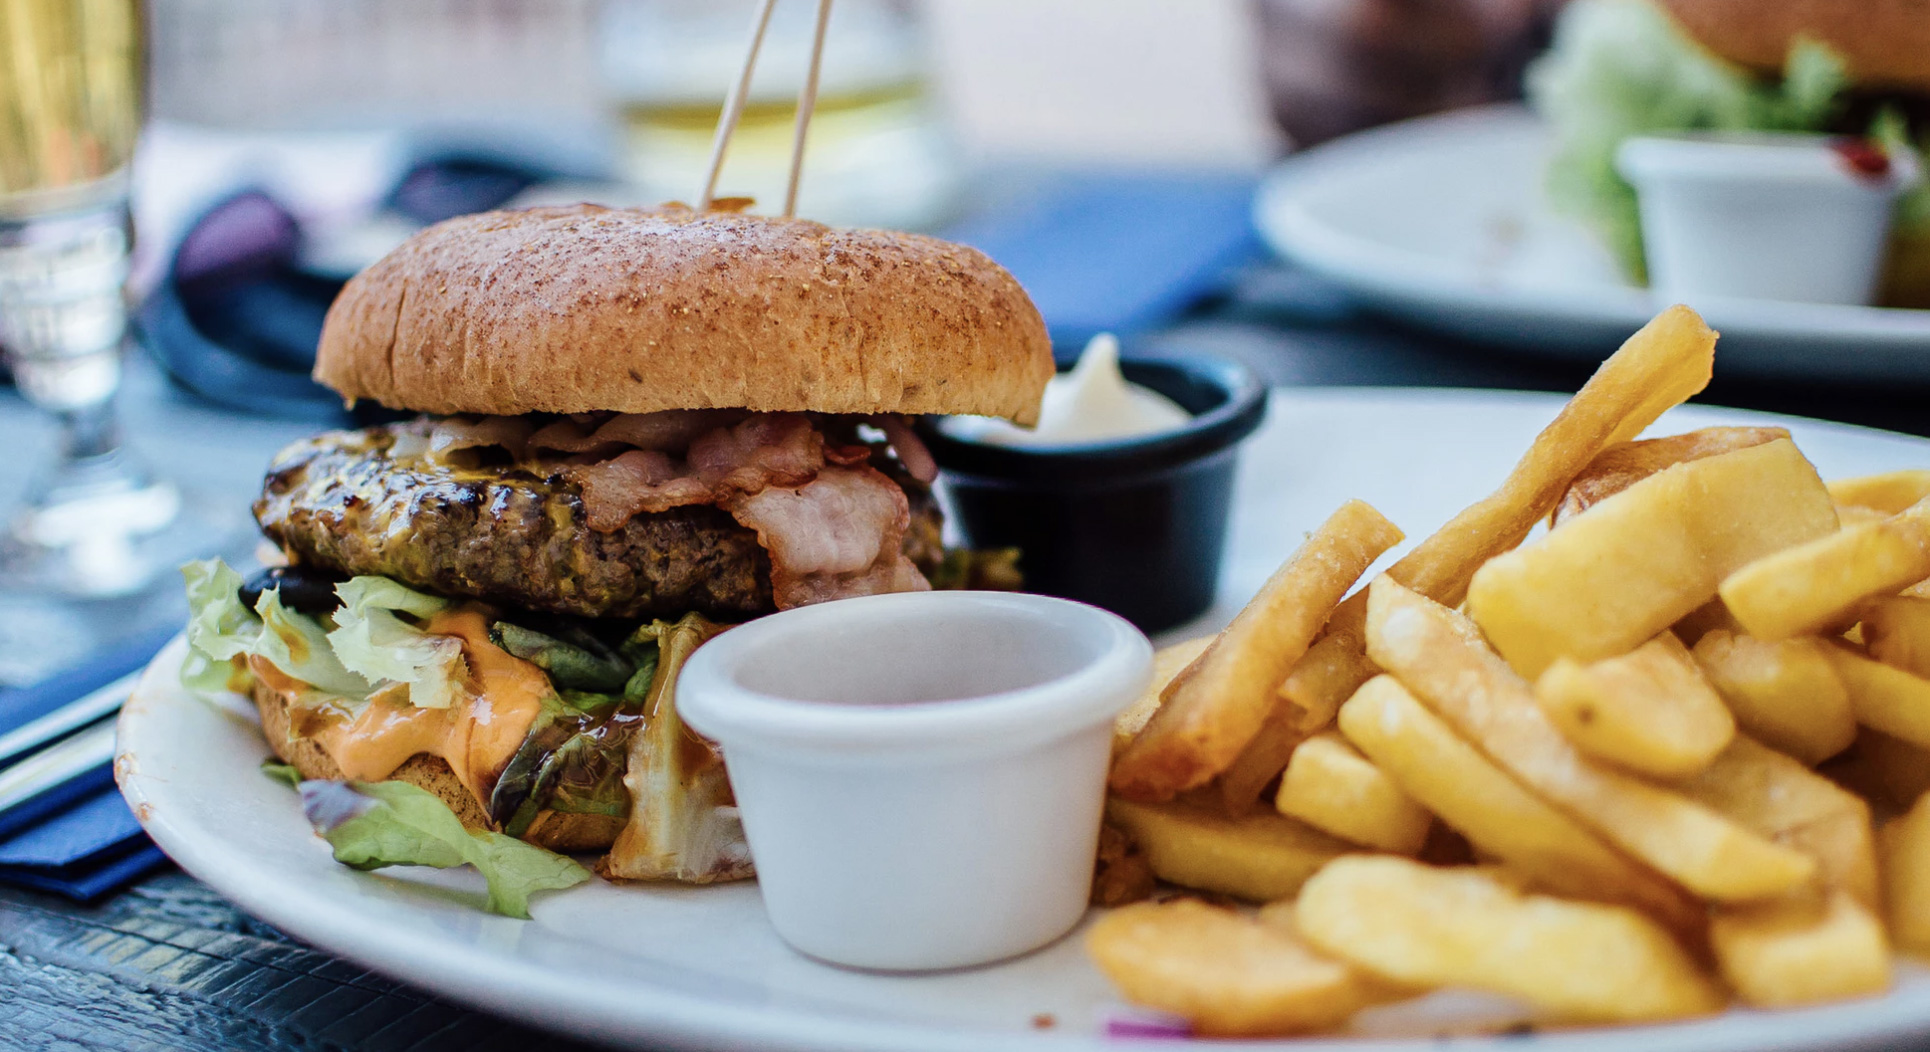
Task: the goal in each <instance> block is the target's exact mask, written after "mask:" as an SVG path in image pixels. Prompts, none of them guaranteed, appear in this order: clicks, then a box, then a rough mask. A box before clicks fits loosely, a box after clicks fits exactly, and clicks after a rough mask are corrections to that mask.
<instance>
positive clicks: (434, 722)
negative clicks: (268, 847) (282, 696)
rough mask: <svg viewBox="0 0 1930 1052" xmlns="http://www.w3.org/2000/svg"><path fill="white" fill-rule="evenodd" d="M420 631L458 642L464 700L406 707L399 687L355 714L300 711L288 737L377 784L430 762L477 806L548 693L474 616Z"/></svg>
mask: <svg viewBox="0 0 1930 1052" xmlns="http://www.w3.org/2000/svg"><path fill="white" fill-rule="evenodd" d="M424 631H427V632H429V633H431V634H434V635H444V636H455V637H456V638H458V639H460V640H462V656H463V661H464V663H465V665H466V666H467V677H466V680H465V682H464V686H465V687H466V688H467V693H468V695H469V696H468V698H467V699H458V700H457V701H456V702H455V703H454V704H452V705H450V706H449V707H448V708H446V709H425V708H419V707H417V706H414V705H411V704H409V703H408V701H407V700H406V699H407V695H406V693H405V692H404V691H402V690H400V689H385V690H379V691H377V692H376V693H375V694H373V695H371V696H370V697H369V701H368V704H367V705H366V706H365V707H364V708H363V709H362V711H361V712H360V713H357V714H355V715H354V716H350V715H349V714H348V713H346V712H344V711H342V710H340V709H337V708H334V707H333V706H318V707H311V708H308V709H306V710H303V711H302V712H301V713H300V714H299V715H297V716H296V722H295V723H294V725H293V731H294V733H295V734H296V735H297V736H298V737H306V738H311V739H313V740H314V741H315V743H316V744H318V745H320V746H321V747H322V751H324V752H326V753H327V754H328V756H329V759H331V760H334V761H335V765H336V766H337V767H340V768H341V769H342V774H343V776H344V777H347V778H353V779H358V780H361V781H380V780H382V779H384V778H387V777H389V776H390V775H392V774H394V773H395V771H396V769H397V768H399V767H401V766H402V765H403V764H405V763H407V762H408V761H409V759H410V758H411V757H414V756H417V755H429V756H437V757H441V758H442V760H443V761H444V762H446V763H447V764H448V765H449V769H450V770H451V771H453V772H455V775H456V780H457V781H459V782H461V783H462V784H463V786H464V788H466V789H468V790H469V791H470V792H471V793H473V794H474V795H475V797H476V799H477V801H478V802H482V801H487V800H488V799H489V793H490V790H492V789H493V788H494V783H495V779H496V778H497V777H498V776H499V775H500V774H501V773H502V770H503V767H504V766H506V765H507V764H508V763H509V760H510V757H512V756H514V755H515V753H516V750H517V749H519V748H521V747H522V744H523V740H524V739H525V738H527V737H528V736H529V728H530V724H531V723H533V722H534V721H535V719H536V717H537V715H538V714H539V713H541V711H542V705H543V699H544V698H547V697H549V696H550V695H551V694H553V693H555V692H554V690H553V689H552V688H551V686H550V681H549V677H548V676H546V675H544V674H543V670H542V669H539V668H537V667H536V666H535V665H532V664H530V663H529V662H527V661H524V660H522V659H521V658H518V657H515V656H513V655H511V654H509V653H508V652H506V651H504V650H503V649H502V648H501V647H498V646H496V645H495V644H494V643H492V642H490V641H489V624H488V621H487V620H486V619H485V618H484V617H483V615H482V613H481V612H480V611H476V610H451V611H445V612H443V613H440V614H437V615H436V616H435V617H434V618H432V619H431V620H430V621H429V623H428V624H427V625H426V626H424ZM264 664H265V663H264ZM270 671H273V670H272V669H271V670H270ZM264 681H265V682H267V683H268V685H269V686H270V687H272V688H274V689H276V690H283V689H287V687H289V686H292V687H294V688H295V689H297V690H305V689H306V688H305V687H304V686H303V685H302V684H300V683H297V682H295V681H293V680H289V679H288V677H286V676H283V675H281V674H280V673H279V672H276V673H275V676H274V677H265V678H264Z"/></svg>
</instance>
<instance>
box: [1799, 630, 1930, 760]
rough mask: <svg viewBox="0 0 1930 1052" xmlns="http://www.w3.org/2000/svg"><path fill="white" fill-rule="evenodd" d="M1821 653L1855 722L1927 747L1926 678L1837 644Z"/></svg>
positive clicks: (1929, 707) (1929, 702)
mask: <svg viewBox="0 0 1930 1052" xmlns="http://www.w3.org/2000/svg"><path fill="white" fill-rule="evenodd" d="M1825 652H1826V653H1828V654H1829V657H1830V663H1831V664H1832V665H1834V666H1835V667H1836V674H1837V676H1839V677H1841V678H1842V680H1843V686H1844V688H1845V689H1846V690H1847V691H1848V692H1849V696H1850V711H1852V712H1854V713H1856V722H1858V723H1860V724H1862V725H1864V726H1865V727H1874V728H1876V729H1877V730H1879V731H1882V732H1883V733H1885V734H1888V735H1890V736H1891V737H1894V738H1901V739H1903V740H1904V741H1906V742H1909V743H1910V744H1912V745H1917V746H1922V747H1924V748H1930V679H1924V678H1923V677H1922V676H1913V675H1911V674H1910V673H1908V672H1905V671H1903V670H1902V669H1900V668H1892V667H1891V666H1889V665H1885V664H1884V663H1882V662H1881V661H1872V660H1871V659H1869V658H1867V657H1865V656H1863V655H1862V654H1859V653H1857V652H1856V651H1855V650H1852V649H1851V648H1850V647H1848V646H1845V645H1843V644H1841V643H1831V644H1828V645H1827V649H1826V651H1825Z"/></svg>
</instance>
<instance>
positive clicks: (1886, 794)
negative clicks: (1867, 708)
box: [1823, 727, 1930, 812]
mask: <svg viewBox="0 0 1930 1052" xmlns="http://www.w3.org/2000/svg"><path fill="white" fill-rule="evenodd" d="M1823 771H1824V773H1826V774H1828V775H1829V776H1830V777H1831V778H1832V779H1835V780H1836V781H1837V782H1839V783H1841V784H1842V785H1844V786H1846V787H1848V788H1849V789H1851V790H1853V791H1854V792H1856V793H1858V794H1860V795H1862V796H1863V797H1864V798H1866V799H1868V800H1869V801H1870V802H1871V803H1872V804H1874V805H1876V806H1877V807H1878V808H1879V809H1880V810H1883V811H1887V812H1897V811H1904V810H1908V809H1909V807H1910V805H1911V804H1913V803H1915V802H1916V800H1917V797H1920V796H1922V795H1923V794H1924V793H1930V749H1925V748H1923V747H1922V746H1919V745H1912V744H1910V743H1909V742H1906V741H1904V740H1903V739H1901V738H1893V737H1891V736H1890V735H1888V734H1885V733H1883V732H1882V731H1877V730H1871V729H1870V728H1868V727H1864V728H1862V729H1860V730H1858V731H1857V732H1856V744H1854V745H1852V746H1850V748H1849V750H1848V751H1846V752H1844V753H1843V754H1842V755H1841V756H1838V757H1836V758H1835V759H1833V760H1831V761H1830V762H1829V763H1828V764H1827V765H1825V766H1824V767H1823Z"/></svg>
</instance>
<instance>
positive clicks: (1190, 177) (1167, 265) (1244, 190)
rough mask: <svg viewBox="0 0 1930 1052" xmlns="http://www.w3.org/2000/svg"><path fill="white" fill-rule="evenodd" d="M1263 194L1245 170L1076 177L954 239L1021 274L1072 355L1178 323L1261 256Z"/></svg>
mask: <svg viewBox="0 0 1930 1052" xmlns="http://www.w3.org/2000/svg"><path fill="white" fill-rule="evenodd" d="M1253 189H1254V182H1253V180H1252V179H1251V178H1249V177H1247V176H1239V175H1214V174H1196V173H1143V172H1132V173H1127V172H1108V173H1101V174H1080V175H1076V176H1073V175H1068V176H1066V177H1064V178H1063V179H1061V180H1058V181H1056V182H1055V183H1052V184H1050V185H1048V186H1047V188H1046V189H1045V190H1044V191H1043V192H1041V193H1038V194H1036V195H1034V196H1033V197H1032V198H1031V199H1030V200H1023V201H1017V202H1012V203H1011V204H1009V205H1008V206H1007V207H1002V208H999V209H997V210H993V211H988V212H986V213H984V214H982V215H979V216H976V217H973V218H971V219H967V220H966V221H965V222H963V223H961V224H959V225H957V226H954V227H952V228H950V229H948V230H946V231H945V236H946V237H948V238H950V239H952V240H955V241H962V242H964V243H965V244H968V245H971V246H972V247H974V248H977V249H979V250H980V251H982V252H984V253H985V254H986V255H988V256H991V257H992V258H993V259H995V260H997V261H998V262H999V263H1000V264H1001V265H1003V266H1004V267H1005V269H1007V270H1009V271H1011V272H1012V275H1013V276H1014V277H1016V278H1018V279H1019V284H1021V285H1024V286H1025V290H1026V292H1027V293H1029V294H1030V295H1031V296H1032V301H1033V302H1034V303H1036V304H1038V307H1039V313H1040V314H1042V315H1044V317H1045V323H1046V327H1047V329H1049V330H1050V331H1051V333H1052V342H1053V343H1054V344H1055V345H1056V346H1057V348H1058V350H1059V353H1060V355H1061V356H1062V357H1066V356H1071V355H1076V354H1077V353H1078V351H1079V349H1080V348H1082V347H1084V346H1085V342H1086V341H1087V340H1089V339H1091V338H1092V337H1093V336H1094V335H1096V334H1098V333H1101V332H1112V333H1116V334H1118V335H1119V336H1121V337H1122V338H1130V337H1131V336H1132V335H1134V334H1135V333H1138V332H1142V331H1144V330H1146V329H1149V328H1152V327H1154V326H1156V325H1160V324H1163V323H1165V322H1168V321H1171V320H1172V319H1173V318H1174V317H1176V316H1177V315H1179V314H1180V313H1181V312H1183V311H1185V310H1186V309H1187V308H1189V307H1192V306H1193V305H1195V304H1197V303H1198V302H1199V301H1201V300H1202V299H1205V298H1207V297H1209V296H1211V295H1213V294H1214V293H1217V292H1219V291H1221V290H1222V289H1223V288H1224V287H1225V286H1226V283H1227V280H1228V278H1229V277H1230V276H1231V274H1232V272H1233V271H1234V270H1236V269H1237V268H1239V267H1241V266H1243V265H1245V264H1247V263H1250V262H1252V261H1253V260H1256V259H1259V258H1262V256H1263V254H1264V253H1263V248H1262V246H1261V243H1260V240H1259V236H1258V234H1257V233H1256V232H1255V231H1254V229H1253V220H1252V210H1253Z"/></svg>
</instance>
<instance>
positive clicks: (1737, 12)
mask: <svg viewBox="0 0 1930 1052" xmlns="http://www.w3.org/2000/svg"><path fill="white" fill-rule="evenodd" d="M1661 3H1662V7H1663V8H1665V9H1666V10H1667V11H1668V12H1669V13H1670V14H1671V15H1674V16H1675V20H1676V21H1677V22H1678V23H1680V24H1681V26H1682V28H1683V29H1685V30H1687V31H1688V33H1689V35H1690V36H1692V37H1694V38H1695V39H1696V40H1697V41H1698V42H1699V43H1701V44H1702V46H1704V47H1706V48H1708V49H1709V50H1711V51H1713V52H1715V53H1716V54H1718V55H1720V56H1722V57H1723V58H1726V59H1728V60H1729V61H1731V62H1736V63H1739V64H1741V65H1744V66H1748V67H1750V68H1751V69H1755V70H1758V71H1761V72H1765V73H1779V72H1781V71H1782V68H1783V59H1784V58H1785V57H1786V56H1788V54H1789V45H1790V44H1791V43H1792V42H1793V41H1795V39H1796V38H1797V37H1804V36H1806V37H1809V38H1810V39H1813V40H1818V41H1821V42H1823V43H1825V44H1828V45H1829V46H1830V47H1832V48H1834V49H1836V51H1837V53H1839V54H1841V55H1842V56H1843V59H1844V61H1846V62H1847V63H1848V64H1849V68H1850V75H1851V76H1852V77H1854V78H1855V80H1856V82H1857V83H1858V84H1859V85H1861V86H1863V87H1867V88H1879V89H1880V88H1892V89H1895V88H1902V89H1914V90H1916V91H1930V3H1926V2H1925V0H1661Z"/></svg>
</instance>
